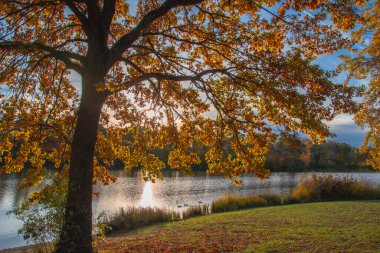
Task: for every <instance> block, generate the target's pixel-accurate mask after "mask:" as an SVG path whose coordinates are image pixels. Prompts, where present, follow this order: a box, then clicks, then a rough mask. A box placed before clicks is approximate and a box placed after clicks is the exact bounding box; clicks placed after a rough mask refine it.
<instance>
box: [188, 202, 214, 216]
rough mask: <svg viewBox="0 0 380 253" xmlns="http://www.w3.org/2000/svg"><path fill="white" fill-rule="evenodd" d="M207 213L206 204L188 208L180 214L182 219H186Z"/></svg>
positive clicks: (207, 207)
mask: <svg viewBox="0 0 380 253" xmlns="http://www.w3.org/2000/svg"><path fill="white" fill-rule="evenodd" d="M209 213H210V212H209V206H208V205H206V204H205V205H201V206H190V207H188V208H187V209H185V210H184V211H183V212H182V218H183V219H187V218H191V217H196V216H201V215H205V214H209Z"/></svg>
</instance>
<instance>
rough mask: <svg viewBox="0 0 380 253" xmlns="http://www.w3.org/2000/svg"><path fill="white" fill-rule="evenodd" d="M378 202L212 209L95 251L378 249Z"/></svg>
mask: <svg viewBox="0 0 380 253" xmlns="http://www.w3.org/2000/svg"><path fill="white" fill-rule="evenodd" d="M379 235H380V201H351V202H320V203H308V204H296V205H287V206H273V207H263V208H255V209H247V210H242V211H236V212H228V213H218V214H211V215H206V216H201V217H197V218H192V219H188V220H184V221H179V222H172V223H165V224H160V225H156V226H152V227H147V228H144V229H141V230H138V231H135V232H132V233H129V234H125V235H121V236H117V237H110V238H107V239H106V241H104V242H102V243H101V244H100V245H99V246H98V250H99V252H104V253H106V252H107V253H108V252H161V251H164V250H167V251H169V252H171V251H177V252H178V251H180V252H181V251H186V252H188V251H193V252H214V251H218V250H219V251H222V250H223V251H238V252H242V251H244V252H245V251H248V252H332V251H335V252H379V250H380V237H379Z"/></svg>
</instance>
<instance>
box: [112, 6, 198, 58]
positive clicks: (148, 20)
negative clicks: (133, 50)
mask: <svg viewBox="0 0 380 253" xmlns="http://www.w3.org/2000/svg"><path fill="white" fill-rule="evenodd" d="M202 2H203V0H167V1H166V2H164V3H163V4H162V5H161V6H160V7H158V8H157V9H154V10H152V11H150V12H148V13H147V14H146V15H145V16H144V17H143V18H142V19H141V21H140V23H139V24H138V25H137V26H136V27H135V28H133V29H132V30H131V31H130V32H128V33H127V34H125V35H124V36H122V37H121V38H120V39H119V40H118V41H117V42H116V43H115V45H114V46H113V47H112V48H111V51H110V57H109V59H108V66H112V65H113V64H114V63H115V62H116V61H117V60H118V59H119V58H120V57H121V56H122V54H123V53H124V52H125V50H127V49H128V48H129V47H130V46H131V45H132V44H133V42H135V41H136V40H137V39H138V38H139V37H140V36H141V34H142V32H143V31H145V30H147V29H149V27H150V26H151V24H152V23H153V22H154V21H155V20H157V19H158V18H160V17H162V16H164V15H166V14H167V13H168V12H169V11H171V10H172V9H173V8H175V7H178V6H188V5H194V4H199V3H202Z"/></svg>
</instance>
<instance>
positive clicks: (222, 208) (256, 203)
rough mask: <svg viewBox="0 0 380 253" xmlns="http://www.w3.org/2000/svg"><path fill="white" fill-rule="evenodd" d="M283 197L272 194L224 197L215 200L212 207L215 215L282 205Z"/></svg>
mask: <svg viewBox="0 0 380 253" xmlns="http://www.w3.org/2000/svg"><path fill="white" fill-rule="evenodd" d="M280 204H281V197H280V196H276V195H270V194H260V195H249V196H237V195H230V196H224V197H221V198H219V199H217V200H214V201H213V202H212V205H211V211H212V212H213V213H219V212H227V211H234V210H239V209H244V208H251V207H260V206H272V205H280Z"/></svg>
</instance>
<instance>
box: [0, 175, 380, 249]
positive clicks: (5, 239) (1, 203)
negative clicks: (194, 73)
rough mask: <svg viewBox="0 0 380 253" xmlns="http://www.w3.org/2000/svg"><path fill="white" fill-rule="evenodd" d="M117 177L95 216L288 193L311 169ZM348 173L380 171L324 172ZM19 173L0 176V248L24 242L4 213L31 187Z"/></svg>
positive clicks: (104, 190) (374, 179)
mask: <svg viewBox="0 0 380 253" xmlns="http://www.w3.org/2000/svg"><path fill="white" fill-rule="evenodd" d="M113 174H114V175H115V176H117V181H116V182H115V183H113V184H111V185H108V186H102V187H97V189H96V190H97V191H100V193H101V194H100V196H99V197H97V198H95V199H94V201H93V210H94V217H96V216H97V215H98V214H99V213H100V212H102V211H106V212H113V211H115V210H117V209H118V208H120V207H127V206H142V207H147V206H157V207H166V208H172V209H175V210H181V209H182V208H183V206H184V205H185V204H186V205H189V206H191V205H198V204H199V203H200V202H201V203H210V202H211V201H212V200H214V199H216V198H218V197H220V196H223V195H227V194H240V195H247V194H258V193H274V194H287V193H289V192H290V191H292V189H293V188H294V187H295V186H296V185H297V182H298V181H299V180H300V179H301V178H304V177H307V176H310V175H311V174H312V173H272V174H271V176H270V178H269V179H265V180H260V179H257V178H256V177H254V176H252V175H245V176H243V177H242V179H243V183H242V185H241V186H239V187H236V186H233V185H232V184H231V183H230V182H229V181H228V179H226V178H224V177H222V176H211V175H207V174H206V173H196V175H195V176H194V177H192V176H186V175H183V174H181V173H179V172H165V173H164V180H162V181H156V183H151V182H144V180H143V178H142V175H141V174H140V173H133V174H131V173H129V174H126V173H125V172H123V171H116V172H113ZM324 174H334V175H337V176H342V177H343V176H349V177H354V178H359V179H363V180H367V181H371V182H374V183H375V184H377V185H380V173H324ZM20 181H21V177H20V176H19V175H1V176H0V249H5V248H12V247H18V246H23V245H26V241H24V239H23V238H22V237H21V236H18V235H17V231H18V229H20V228H21V226H22V223H21V222H20V221H19V220H17V219H15V218H14V217H13V216H11V215H6V213H7V212H8V211H9V210H11V209H12V208H13V207H14V206H15V205H18V204H20V203H21V202H22V201H23V200H25V199H26V198H27V196H28V194H29V193H30V192H31V191H32V190H31V189H30V190H24V191H17V185H18V183H19V182H20Z"/></svg>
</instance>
